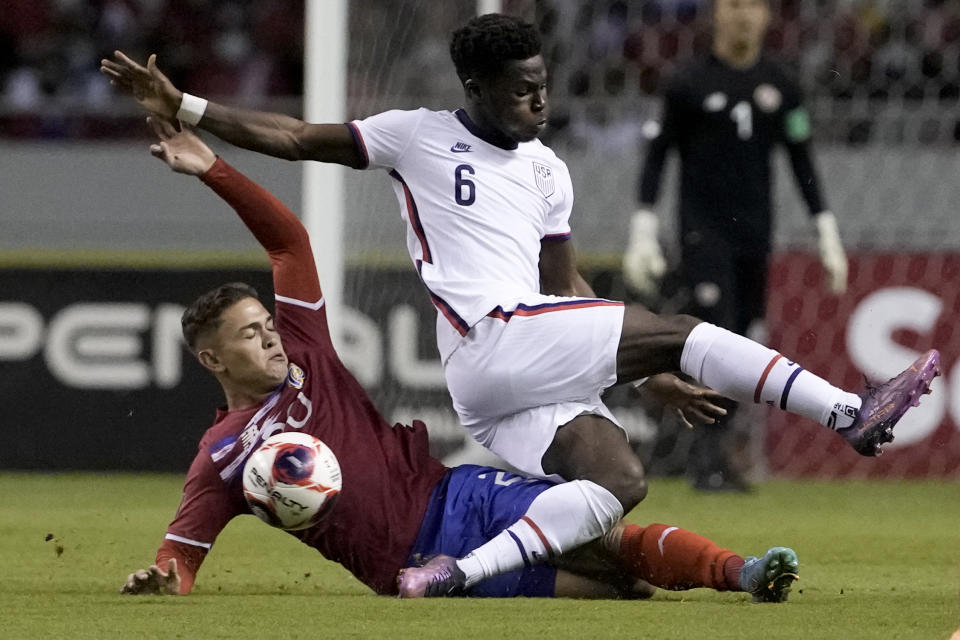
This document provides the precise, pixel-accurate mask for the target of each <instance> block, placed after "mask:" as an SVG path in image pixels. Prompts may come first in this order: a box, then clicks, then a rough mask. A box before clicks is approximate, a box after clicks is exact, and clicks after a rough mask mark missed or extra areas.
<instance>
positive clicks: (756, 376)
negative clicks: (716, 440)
mask: <svg viewBox="0 0 960 640" xmlns="http://www.w3.org/2000/svg"><path fill="white" fill-rule="evenodd" d="M677 369H679V370H681V371H683V372H684V373H685V374H687V375H689V376H691V377H692V378H694V379H695V380H697V381H699V382H700V383H701V384H703V385H706V386H708V387H710V388H712V389H714V390H716V391H718V392H720V393H722V394H723V395H725V396H727V397H729V398H731V399H733V400H738V401H741V402H754V403H758V404H761V403H762V404H767V405H770V406H776V407H779V408H780V409H783V410H786V411H790V412H792V413H796V414H798V415H801V416H804V417H806V418H809V419H811V420H813V421H815V422H818V423H820V424H821V425H823V426H825V427H827V428H829V429H832V430H833V431H836V432H837V433H838V434H839V435H841V436H842V437H843V438H844V439H845V440H846V441H847V442H848V443H849V444H850V446H851V447H853V448H854V450H856V451H857V452H858V453H860V454H861V455H865V456H875V455H877V454H879V453H880V452H881V450H880V446H881V445H882V444H883V443H886V442H890V441H891V440H893V427H894V426H895V425H896V423H897V421H898V420H899V419H900V418H901V417H902V416H903V414H904V413H906V411H907V410H908V409H909V408H910V407H911V406H916V405H917V404H918V403H919V400H920V396H921V395H922V394H924V393H928V392H929V390H930V382H931V381H932V380H933V378H934V377H936V376H938V375H939V374H940V354H939V353H938V352H937V351H936V350H935V349H931V350H930V351H927V352H926V353H924V354H922V355H921V356H920V357H919V358H918V359H917V360H916V361H915V362H914V363H913V364H912V365H910V367H908V368H907V369H905V370H904V371H903V372H901V373H900V374H899V375H897V376H895V377H894V378H891V379H890V380H889V381H887V382H886V383H884V384H882V385H880V386H878V387H870V388H868V390H867V391H865V392H864V393H861V394H860V395H856V394H853V393H850V392H847V391H844V390H843V389H840V388H838V387H835V386H833V385H831V384H830V383H829V382H827V381H826V380H824V379H822V378H820V377H818V376H815V375H813V374H812V373H810V372H809V371H807V370H805V369H804V368H803V367H801V366H800V365H799V364H798V363H796V362H792V361H790V360H787V359H786V358H784V357H783V356H782V355H780V354H779V353H777V352H776V351H774V350H772V349H769V348H767V347H765V346H763V345H761V344H758V343H756V342H754V341H752V340H750V339H748V338H745V337H743V336H740V335H737V334H735V333H733V332H731V331H728V330H726V329H722V328H720V327H718V326H716V325H712V324H709V323H706V322H700V321H699V320H697V319H696V318H693V317H692V316H658V315H656V314H653V313H651V312H650V311H648V310H646V309H644V308H642V307H638V306H631V307H627V309H626V310H625V313H624V320H623V332H622V334H621V339H620V349H619V351H618V353H617V375H618V380H619V381H621V382H626V381H630V380H636V379H638V378H642V377H645V376H650V375H653V374H655V373H661V372H663V371H675V370H677Z"/></svg>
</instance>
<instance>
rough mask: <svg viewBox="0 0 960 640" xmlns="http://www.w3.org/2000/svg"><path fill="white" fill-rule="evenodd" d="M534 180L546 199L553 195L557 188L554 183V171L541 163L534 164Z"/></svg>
mask: <svg viewBox="0 0 960 640" xmlns="http://www.w3.org/2000/svg"><path fill="white" fill-rule="evenodd" d="M533 179H534V180H535V181H536V183H537V189H540V193H542V194H543V196H544V197H545V198H549V197H550V196H552V195H553V192H554V190H555V189H556V187H555V186H554V183H553V169H551V168H550V167H548V166H547V165H545V164H541V163H539V162H534V163H533Z"/></svg>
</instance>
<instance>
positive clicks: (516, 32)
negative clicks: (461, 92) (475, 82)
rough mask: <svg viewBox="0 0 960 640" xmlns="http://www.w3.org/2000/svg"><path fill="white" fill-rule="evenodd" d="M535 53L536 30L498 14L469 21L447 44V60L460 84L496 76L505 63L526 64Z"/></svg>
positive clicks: (536, 52)
mask: <svg viewBox="0 0 960 640" xmlns="http://www.w3.org/2000/svg"><path fill="white" fill-rule="evenodd" d="M539 53H540V34H539V33H537V28H536V27H535V26H533V25H532V24H530V23H527V22H524V21H522V20H520V19H519V18H514V17H513V16H505V15H502V14H499V13H488V14H486V15H482V16H478V17H476V18H473V19H472V20H471V21H470V22H468V23H467V24H466V25H464V26H462V27H460V28H459V29H457V30H456V31H454V32H453V37H452V38H451V40H450V57H451V58H452V59H453V66H454V67H456V69H457V75H458V76H459V77H460V81H461V82H463V81H466V80H467V79H468V78H470V77H477V76H480V77H489V76H492V75H496V74H498V73H499V72H500V71H502V70H503V67H504V65H505V64H506V63H507V62H508V61H510V60H526V59H527V58H532V57H533V56H535V55H537V54H539Z"/></svg>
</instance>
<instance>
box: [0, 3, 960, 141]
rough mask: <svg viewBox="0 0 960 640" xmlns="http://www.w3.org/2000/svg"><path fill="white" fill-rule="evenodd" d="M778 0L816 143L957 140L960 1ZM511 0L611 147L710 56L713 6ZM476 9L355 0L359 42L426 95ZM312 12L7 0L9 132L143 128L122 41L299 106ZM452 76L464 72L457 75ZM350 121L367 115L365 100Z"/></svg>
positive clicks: (567, 101)
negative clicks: (119, 84) (673, 82)
mask: <svg viewBox="0 0 960 640" xmlns="http://www.w3.org/2000/svg"><path fill="white" fill-rule="evenodd" d="M771 1H772V7H773V14H774V20H773V24H772V25H771V28H770V31H769V35H768V38H767V40H768V42H767V45H768V51H769V52H770V53H771V54H773V55H775V56H777V57H779V58H781V59H783V60H785V61H786V62H788V63H789V64H790V65H791V66H792V67H793V68H794V70H795V72H796V74H797V75H798V77H799V78H800V80H801V84H802V86H803V87H804V89H805V90H806V92H807V95H808V103H809V104H810V106H811V109H812V111H813V113H814V117H815V120H816V121H818V123H822V126H820V127H818V129H817V131H818V136H819V137H821V138H826V139H829V140H830V141H834V142H842V143H846V144H862V143H868V142H876V141H882V142H893V143H899V142H911V143H924V144H926V143H938V142H939V143H944V144H952V143H956V142H960V121H958V120H957V118H956V117H955V116H954V115H953V114H952V113H951V111H955V110H956V106H957V104H958V102H960V1H958V0H873V1H865V0H771ZM505 5H506V9H507V10H508V11H510V12H512V13H517V14H520V15H524V16H525V17H528V18H532V19H535V20H536V21H537V22H538V24H539V25H540V28H541V32H542V34H543V37H544V43H545V51H544V53H545V55H546V57H547V58H548V63H549V65H550V69H551V74H552V78H551V83H552V92H553V96H554V98H555V101H554V107H555V116H554V121H553V123H552V124H553V125H554V132H555V135H568V136H571V137H574V138H575V137H577V136H587V135H589V136H594V135H595V134H597V133H598V131H599V132H600V133H601V134H602V132H603V131H604V130H606V131H607V132H608V134H609V135H608V136H607V137H608V138H609V139H611V140H616V139H622V137H623V136H622V135H621V132H619V130H618V128H619V127H623V126H634V125H637V124H638V122H637V118H636V117H634V116H635V109H634V108H633V106H632V105H633V104H634V102H635V101H636V100H637V99H638V98H640V99H643V98H645V97H650V96H653V97H655V96H657V95H658V94H659V91H660V90H661V88H662V86H663V80H664V78H665V77H666V76H667V75H668V74H669V73H670V72H671V71H672V70H673V69H674V68H675V66H676V65H677V64H678V63H681V62H682V61H684V60H686V59H688V58H689V57H691V56H693V55H695V54H697V53H701V52H704V51H706V50H707V49H708V48H709V42H710V38H709V27H708V24H709V19H708V18H709V16H708V15H707V13H708V11H709V2H708V1H707V0H644V1H641V0H613V1H600V2H590V1H587V0H527V1H523V0H513V1H511V0H507V1H506V2H505ZM475 6H476V4H475V2H472V1H469V0H463V1H461V2H455V3H437V2H430V1H428V0H410V1H407V2H391V1H389V0H377V1H375V0H354V1H353V2H351V3H350V10H351V18H350V30H351V41H352V42H353V41H357V42H367V43H376V46H377V47H380V48H383V47H387V49H388V50H387V51H386V52H385V55H386V56H387V57H388V58H389V60H390V61H391V66H390V74H391V78H390V88H391V92H392V93H394V94H400V95H406V96H423V91H424V84H425V83H430V82H434V81H438V80H437V79H436V77H435V76H434V75H432V74H431V73H425V69H431V68H434V67H436V68H446V67H448V66H449V62H448V59H447V57H446V41H447V38H448V37H449V33H450V30H452V29H453V28H454V27H455V26H457V24H459V23H460V22H462V21H463V20H465V19H466V18H467V17H469V16H470V15H471V13H472V12H473V10H475ZM303 10H304V2H303V0H257V1H252V0H232V1H231V0H6V1H5V2H4V7H3V10H2V11H0V91H2V93H0V135H3V136H5V137H15V138H68V137H78V138H94V137H102V136H106V137H110V136H127V135H131V132H132V131H136V130H137V129H133V128H131V127H130V119H131V118H134V117H136V113H135V111H134V109H133V108H132V105H130V104H125V103H124V102H123V101H117V100H114V99H113V97H112V96H111V89H110V87H109V85H108V83H107V82H105V80H104V79H103V78H102V77H101V76H100V74H99V72H98V66H99V65H98V61H99V59H100V58H102V57H104V56H106V55H109V54H110V52H111V51H112V50H113V49H122V50H124V51H128V52H130V53H131V54H132V55H134V56H135V57H137V58H138V59H140V60H143V59H145V57H146V55H147V54H148V53H157V54H158V58H159V60H160V61H161V66H162V68H163V69H164V71H165V72H166V73H168V75H170V77H171V78H172V79H173V81H174V83H175V84H177V86H178V87H180V88H182V89H184V90H185V91H189V92H192V93H198V94H202V95H204V96H210V97H217V98H220V99H223V100H227V101H229V102H230V103H232V104H239V105H246V106H251V107H267V108H272V109H276V110H281V111H285V112H289V113H297V112H298V111H299V109H300V99H299V96H301V95H302V90H303V84H302V74H303V45H304V38H303ZM401 14H404V15H402V16H401ZM371 16H378V17H379V18H380V19H379V20H373V19H371ZM396 30H403V32H404V33H403V37H399V36H397V34H396V33H394V32H393V31H396ZM365 31H366V32H365ZM349 55H350V59H351V66H352V67H356V68H362V70H361V71H359V72H357V73H351V75H350V80H349V82H350V85H351V88H350V95H351V96H358V95H362V94H363V92H364V90H363V89H362V88H358V87H357V86H356V85H358V84H362V83H370V82H372V81H374V80H375V79H376V73H374V72H372V71H371V69H370V67H369V66H358V65H356V64H353V63H355V62H356V61H357V60H359V59H362V58H363V57H364V55H366V52H364V51H360V50H354V49H353V48H351V50H350V53H349ZM398 74H399V77H397V76H398ZM443 82H444V83H445V84H449V83H452V82H455V80H454V76H453V75H452V72H450V75H449V78H448V79H446V80H443ZM454 89H456V87H454ZM454 95H455V94H454ZM400 102H402V100H401V101H400ZM451 106H452V105H451ZM348 113H350V115H351V117H352V116H358V115H366V109H365V106H364V105H362V104H360V103H359V102H357V101H354V102H353V103H351V104H348ZM631 114H633V115H631ZM905 120H908V121H909V122H905ZM625 123H626V125H625ZM601 137H602V135H601Z"/></svg>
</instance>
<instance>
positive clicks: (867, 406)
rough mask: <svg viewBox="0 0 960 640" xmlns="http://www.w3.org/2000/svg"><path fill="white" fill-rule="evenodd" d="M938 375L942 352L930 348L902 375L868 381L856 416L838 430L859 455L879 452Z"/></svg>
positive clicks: (890, 439) (873, 454) (877, 453)
mask: <svg viewBox="0 0 960 640" xmlns="http://www.w3.org/2000/svg"><path fill="white" fill-rule="evenodd" d="M938 375H940V353H939V352H937V350H936V349H930V350H929V351H927V352H926V353H924V354H923V355H922V356H920V357H919V358H917V360H916V361H915V362H914V363H913V364H912V365H910V366H909V367H908V368H907V369H906V370H904V371H903V372H902V373H900V375H898V376H896V377H893V378H890V380H888V381H887V382H885V383H883V384H882V385H880V386H878V387H873V386H870V385H867V390H866V391H865V392H863V393H862V394H860V398H861V399H862V400H863V404H862V405H860V410H859V411H858V413H857V418H856V420H854V422H853V424H852V425H850V426H849V427H847V428H845V429H837V433H839V434H840V435H841V436H843V438H844V439H845V440H846V441H847V442H848V443H849V444H850V446H851V447H853V448H854V450H856V452H857V453H859V454H860V455H862V456H876V455H880V454H881V453H882V451H881V449H880V445H882V444H884V443H887V442H890V441H892V440H893V427H894V425H896V424H897V421H898V420H900V418H902V417H903V414H904V413H906V412H907V409H909V408H910V407H915V406H917V405H918V404H920V396H921V395H923V394H925V393H930V383H931V382H932V381H933V379H934V378H936V377H937V376H938Z"/></svg>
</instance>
